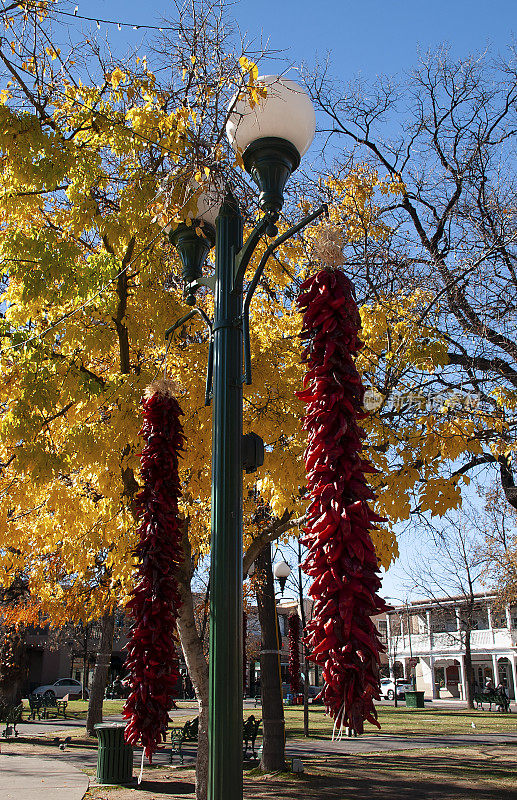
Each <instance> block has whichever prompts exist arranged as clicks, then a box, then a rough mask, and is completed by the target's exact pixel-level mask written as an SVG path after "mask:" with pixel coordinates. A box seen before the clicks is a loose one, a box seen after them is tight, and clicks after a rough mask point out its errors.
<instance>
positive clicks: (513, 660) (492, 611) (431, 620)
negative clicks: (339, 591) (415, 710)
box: [387, 594, 517, 700]
mask: <svg viewBox="0 0 517 800" xmlns="http://www.w3.org/2000/svg"><path fill="white" fill-rule="evenodd" d="M467 603H468V601H467V599H466V598H465V597H448V598H437V599H433V600H423V601H417V602H412V603H407V604H404V605H401V606H396V607H395V608H394V609H393V611H390V612H389V613H388V614H387V654H388V661H389V665H390V672H391V673H392V674H402V675H403V676H404V677H405V678H407V679H414V680H415V685H416V688H417V689H418V690H422V691H424V692H425V695H426V697H428V698H435V699H438V698H442V699H444V698H459V699H464V698H465V682H466V670H465V653H466V646H467V635H468V627H469V626H468V625H467V624H466V620H467V617H468V616H470V620H471V625H470V628H471V630H470V650H471V658H472V667H473V671H474V691H482V690H483V688H484V686H485V684H486V681H487V679H490V680H491V682H492V684H493V686H494V687H496V686H498V685H500V684H501V685H503V686H504V687H505V690H506V693H507V695H508V697H509V698H510V699H512V700H515V699H517V695H516V687H517V606H506V608H501V607H499V606H498V605H497V603H496V596H495V595H493V594H476V595H475V596H474V606H473V609H472V611H471V612H470V614H469V615H467Z"/></svg>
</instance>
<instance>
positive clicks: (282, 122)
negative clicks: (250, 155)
mask: <svg viewBox="0 0 517 800" xmlns="http://www.w3.org/2000/svg"><path fill="white" fill-rule="evenodd" d="M258 83H261V84H263V85H265V87H266V96H265V97H261V98H260V100H259V102H258V104H257V105H255V106H254V107H253V108H252V107H251V106H250V104H249V100H248V98H247V97H245V98H244V99H242V100H237V102H236V103H235V107H234V108H233V111H232V113H231V114H230V117H229V119H228V122H227V123H226V135H227V136H228V139H229V141H230V144H231V146H232V147H233V149H234V150H235V151H238V152H240V153H243V152H244V150H245V149H246V147H247V146H248V145H249V144H251V143H252V142H254V141H256V140H257V139H264V138H266V137H275V138H277V139H285V140H286V141H288V142H290V143H291V144H292V145H294V147H295V148H296V149H297V151H298V153H299V154H300V156H303V155H304V154H305V153H306V152H307V150H308V149H309V147H310V145H311V143H312V140H313V138H314V133H315V131H316V115H315V113H314V108H313V105H312V103H311V100H310V97H309V95H308V94H307V92H306V91H305V89H302V87H301V86H300V85H299V84H297V83H296V82H295V81H292V80H291V79H290V78H282V77H280V76H278V75H263V76H261V77H260V78H258ZM234 101H235V98H234V99H233V100H232V102H231V103H230V108H231V107H232V105H233V103H234Z"/></svg>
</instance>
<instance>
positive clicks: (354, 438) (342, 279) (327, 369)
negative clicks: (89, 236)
mask: <svg viewBox="0 0 517 800" xmlns="http://www.w3.org/2000/svg"><path fill="white" fill-rule="evenodd" d="M298 307H299V309H300V310H301V311H302V312H304V317H303V328H302V333H301V338H302V339H304V340H305V341H306V342H307V345H306V348H305V350H304V353H303V356H302V360H303V361H304V362H305V363H306V364H307V373H306V375H305V378H304V384H303V386H304V388H303V390H302V391H301V392H298V396H299V397H300V398H301V399H303V400H304V402H305V403H306V414H305V417H304V427H305V428H306V430H307V433H308V445H307V449H306V451H305V463H306V471H307V484H308V489H309V492H310V494H311V498H312V499H311V502H310V505H309V509H308V515H307V524H306V527H305V528H304V534H305V535H304V538H303V539H302V542H303V544H304V545H305V546H306V547H307V549H308V553H307V557H306V559H305V562H304V569H305V572H306V573H307V574H308V575H310V576H311V577H313V578H314V581H313V583H312V586H311V589H310V591H309V594H310V595H311V597H313V599H314V609H313V618H312V620H311V622H309V624H308V625H307V634H306V643H307V645H308V647H309V648H310V649H311V653H312V656H311V657H312V659H313V660H314V661H315V662H317V663H318V664H321V665H322V666H323V678H324V681H325V687H324V689H323V691H322V694H321V696H322V699H323V701H324V703H325V705H326V708H327V711H328V713H329V714H330V715H331V716H332V717H333V718H334V721H335V728H336V727H337V728H338V729H342V728H343V727H344V726H348V727H350V728H353V729H354V730H356V731H357V732H359V733H362V731H363V723H364V721H365V720H368V721H369V722H372V723H373V724H374V725H377V726H378V727H379V723H378V721H377V713H376V711H375V706H374V703H373V701H374V700H378V699H380V691H379V689H380V686H379V655H380V653H381V652H382V651H383V649H384V648H383V646H382V644H381V642H380V639H379V635H378V633H377V630H376V628H375V626H374V624H373V622H372V620H371V617H372V616H373V615H375V614H379V613H381V612H382V611H384V610H386V609H387V608H388V606H386V604H385V602H384V600H382V598H380V597H379V596H378V594H377V592H378V590H379V588H380V586H381V581H380V578H379V575H378V565H377V558H376V555H375V549H374V546H373V542H372V539H371V537H370V533H369V531H371V530H372V529H373V528H374V525H375V523H376V522H380V521H382V520H381V518H380V517H379V516H378V515H377V514H375V513H374V512H373V511H372V510H371V509H370V507H369V506H368V500H371V499H372V498H374V497H375V495H374V494H373V492H372V490H371V489H370V487H369V486H368V484H367V481H366V478H365V473H367V472H374V471H375V470H374V469H373V467H372V466H371V465H370V464H369V462H368V461H366V460H365V459H364V458H362V457H361V454H360V452H361V447H362V440H363V439H364V436H365V434H364V431H363V430H362V428H361V427H360V426H359V424H358V420H360V419H362V418H364V417H365V416H366V414H365V413H364V412H363V410H362V402H363V396H364V388H363V386H362V382H361V378H360V376H359V374H358V372H357V370H356V367H355V364H354V360H353V359H354V357H355V356H356V355H357V353H358V351H359V349H360V348H361V346H362V342H361V341H360V339H359V330H360V325H361V322H360V316H359V311H358V308H357V305H356V302H355V298H354V289H353V286H352V284H351V282H350V281H349V280H348V278H347V277H346V276H345V275H344V274H343V273H342V272H340V271H339V270H333V269H325V270H322V271H321V272H319V273H318V274H317V275H314V276H312V277H310V278H309V279H308V280H307V281H305V283H304V284H303V285H302V287H301V294H300V296H299V298H298Z"/></svg>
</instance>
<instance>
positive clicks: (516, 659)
mask: <svg viewBox="0 0 517 800" xmlns="http://www.w3.org/2000/svg"><path fill="white" fill-rule="evenodd" d="M510 664H511V667H512V680H513V699H514V700H517V655H515V653H512V654H511V655H510Z"/></svg>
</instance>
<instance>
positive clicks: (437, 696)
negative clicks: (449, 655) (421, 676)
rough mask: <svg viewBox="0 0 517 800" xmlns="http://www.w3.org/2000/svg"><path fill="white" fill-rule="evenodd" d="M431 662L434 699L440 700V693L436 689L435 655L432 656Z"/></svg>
mask: <svg viewBox="0 0 517 800" xmlns="http://www.w3.org/2000/svg"><path fill="white" fill-rule="evenodd" d="M429 663H430V665H431V688H432V690H433V700H439V699H440V695H439V693H438V692H437V691H436V680H435V674H434V656H431V657H430V659H429Z"/></svg>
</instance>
